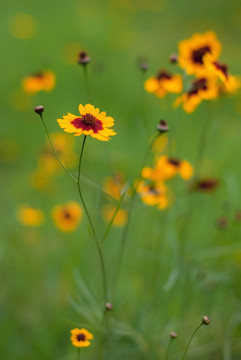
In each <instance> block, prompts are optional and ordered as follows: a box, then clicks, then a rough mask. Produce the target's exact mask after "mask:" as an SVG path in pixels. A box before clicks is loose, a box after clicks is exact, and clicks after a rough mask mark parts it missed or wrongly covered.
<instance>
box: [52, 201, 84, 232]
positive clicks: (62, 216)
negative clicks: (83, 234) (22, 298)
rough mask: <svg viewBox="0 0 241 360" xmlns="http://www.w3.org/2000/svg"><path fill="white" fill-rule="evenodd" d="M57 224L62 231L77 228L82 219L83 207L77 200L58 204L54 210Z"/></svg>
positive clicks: (53, 214)
mask: <svg viewBox="0 0 241 360" xmlns="http://www.w3.org/2000/svg"><path fill="white" fill-rule="evenodd" d="M52 216H53V219H54V222H55V225H56V226H57V227H58V228H59V229H60V230H62V231H65V232H71V231H74V230H75V229H76V227H77V226H78V225H79V223H80V221H81V219H82V209H81V207H80V206H79V204H78V203H77V202H74V201H72V202H68V203H66V204H64V205H57V206H55V207H54V209H53V211H52Z"/></svg>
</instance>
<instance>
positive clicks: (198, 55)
mask: <svg viewBox="0 0 241 360" xmlns="http://www.w3.org/2000/svg"><path fill="white" fill-rule="evenodd" d="M210 52H211V48H210V46H203V47H201V48H199V49H197V50H193V52H192V61H193V62H194V63H195V64H203V56H204V55H205V54H207V53H210Z"/></svg>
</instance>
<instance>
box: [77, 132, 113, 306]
mask: <svg viewBox="0 0 241 360" xmlns="http://www.w3.org/2000/svg"><path fill="white" fill-rule="evenodd" d="M85 142H86V135H84V139H83V143H82V147H81V152H80V158H79V167H78V177H77V188H78V192H79V196H80V200H81V203H82V205H83V208H84V210H85V213H86V215H87V218H88V221H89V225H90V228H91V232H92V235H93V238H94V241H95V244H96V247H97V250H98V254H99V259H100V265H101V272H102V281H103V292H104V299H105V302H107V301H108V291H107V277H106V270H105V262H104V257H103V253H102V249H101V245H100V243H99V241H98V238H97V235H96V231H95V228H94V225H93V222H92V219H91V217H90V214H89V211H88V209H87V207H86V204H85V201H84V198H83V194H82V191H81V188H80V169H81V162H82V157H83V153H84V146H85Z"/></svg>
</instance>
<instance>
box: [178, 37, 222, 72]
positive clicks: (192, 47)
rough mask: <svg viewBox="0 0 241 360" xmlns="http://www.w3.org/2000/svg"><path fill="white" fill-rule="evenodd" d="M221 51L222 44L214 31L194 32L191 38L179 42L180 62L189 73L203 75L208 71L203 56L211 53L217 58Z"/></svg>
mask: <svg viewBox="0 0 241 360" xmlns="http://www.w3.org/2000/svg"><path fill="white" fill-rule="evenodd" d="M220 52H221V44H220V42H219V41H218V39H217V37H216V34H215V33H214V32H212V31H209V32H206V33H204V34H194V35H193V36H192V37H191V39H187V40H183V41H180V42H179V58H178V59H179V64H180V66H181V68H183V69H185V70H186V72H187V74H196V75H198V76H200V75H201V76H203V75H204V74H205V72H206V69H205V66H204V63H203V58H204V56H205V55H206V54H211V55H212V56H213V58H214V59H215V60H216V59H217V58H218V56H219V54H220Z"/></svg>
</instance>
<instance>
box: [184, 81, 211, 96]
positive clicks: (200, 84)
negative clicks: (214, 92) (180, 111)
mask: <svg viewBox="0 0 241 360" xmlns="http://www.w3.org/2000/svg"><path fill="white" fill-rule="evenodd" d="M207 88H208V86H207V79H205V78H201V79H197V80H195V81H194V82H193V83H192V88H191V90H189V91H188V96H192V95H195V94H197V93H198V91H199V90H207Z"/></svg>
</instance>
